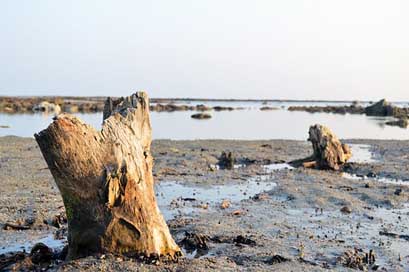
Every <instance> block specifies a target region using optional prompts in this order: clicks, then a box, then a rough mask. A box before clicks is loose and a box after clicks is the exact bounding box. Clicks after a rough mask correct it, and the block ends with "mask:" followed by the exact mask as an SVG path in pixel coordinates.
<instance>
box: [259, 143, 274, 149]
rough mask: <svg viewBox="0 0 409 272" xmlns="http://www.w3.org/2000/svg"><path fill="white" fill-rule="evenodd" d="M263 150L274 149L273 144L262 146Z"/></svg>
mask: <svg viewBox="0 0 409 272" xmlns="http://www.w3.org/2000/svg"><path fill="white" fill-rule="evenodd" d="M261 147H262V148H268V149H273V146H272V145H271V144H262V145H261Z"/></svg>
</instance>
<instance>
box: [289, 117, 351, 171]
mask: <svg viewBox="0 0 409 272" xmlns="http://www.w3.org/2000/svg"><path fill="white" fill-rule="evenodd" d="M308 140H309V141H310V142H311V143H312V148H313V152H314V153H313V155H312V156H310V157H308V158H305V159H302V160H297V161H293V162H291V164H293V165H295V166H304V167H306V168H319V169H332V170H340V169H341V168H342V166H343V165H344V164H345V163H346V162H347V161H348V160H349V159H350V158H351V156H352V153H351V149H350V148H349V146H347V145H346V144H342V143H341V142H340V141H339V139H338V138H337V136H335V134H333V133H332V131H331V130H330V129H329V128H327V127H325V126H322V125H314V126H311V127H310V130H309V138H308Z"/></svg>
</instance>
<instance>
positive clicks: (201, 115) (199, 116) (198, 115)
mask: <svg viewBox="0 0 409 272" xmlns="http://www.w3.org/2000/svg"><path fill="white" fill-rule="evenodd" d="M191 117H192V118H193V119H210V118H212V116H211V115H210V114H208V113H196V114H193V115H192V116H191Z"/></svg>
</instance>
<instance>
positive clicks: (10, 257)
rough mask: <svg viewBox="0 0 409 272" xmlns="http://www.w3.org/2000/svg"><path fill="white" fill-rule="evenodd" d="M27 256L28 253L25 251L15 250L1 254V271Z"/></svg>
mask: <svg viewBox="0 0 409 272" xmlns="http://www.w3.org/2000/svg"><path fill="white" fill-rule="evenodd" d="M25 258H26V254H25V253H24V252H13V253H8V254H1V255H0V271H3V269H4V270H6V268H7V267H9V266H10V265H12V264H15V263H17V262H19V261H22V260H24V259H25Z"/></svg>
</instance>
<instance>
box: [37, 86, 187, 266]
mask: <svg viewBox="0 0 409 272" xmlns="http://www.w3.org/2000/svg"><path fill="white" fill-rule="evenodd" d="M103 118H104V122H103V126H102V130H101V131H97V130H95V129H94V128H93V127H91V126H89V125H87V124H85V123H83V122H82V121H81V120H80V119H78V118H76V117H75V116H73V115H69V114H61V115H59V116H58V117H57V118H56V119H55V121H54V122H53V123H52V124H51V125H50V126H49V127H48V128H47V129H45V130H43V131H41V132H40V133H38V134H36V135H35V138H36V140H37V142H38V145H39V146H40V149H41V151H42V153H43V156H44V158H45V160H46V162H47V164H48V167H49V169H50V171H51V173H52V175H53V177H54V179H55V181H56V184H57V186H58V188H59V190H60V192H61V195H62V198H63V201H64V205H65V208H66V212H67V218H68V244H69V249H68V258H69V259H73V258H78V257H82V256H86V255H90V254H93V253H104V252H109V253H114V254H126V255H131V256H132V255H135V256H138V255H143V256H146V257H151V258H157V257H159V256H166V257H169V258H171V259H174V258H176V257H177V256H179V255H181V251H180V249H179V247H178V246H177V245H176V243H175V242H174V240H173V238H172V237H171V235H170V232H169V229H168V227H167V225H166V222H165V220H164V218H163V216H162V214H161V213H160V211H159V208H158V205H157V203H156V198H155V193H154V184H153V183H154V181H153V176H152V167H153V159H152V156H151V153H150V146H151V141H152V137H151V125H150V118H149V99H148V97H147V95H146V94H145V93H143V92H139V93H136V94H133V95H132V96H130V97H127V98H121V99H119V100H116V101H113V100H111V99H108V100H107V101H106V103H105V110H104V117H103Z"/></svg>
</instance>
